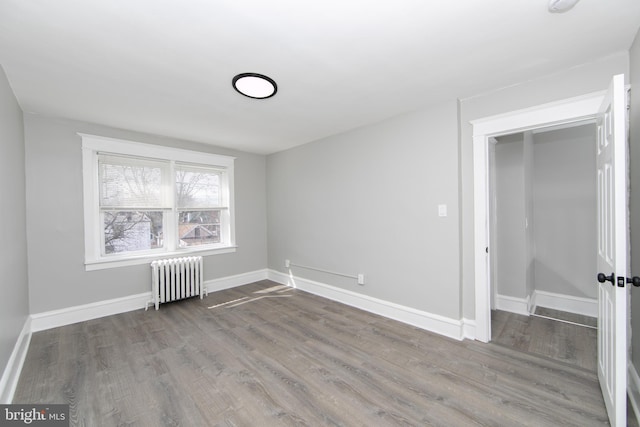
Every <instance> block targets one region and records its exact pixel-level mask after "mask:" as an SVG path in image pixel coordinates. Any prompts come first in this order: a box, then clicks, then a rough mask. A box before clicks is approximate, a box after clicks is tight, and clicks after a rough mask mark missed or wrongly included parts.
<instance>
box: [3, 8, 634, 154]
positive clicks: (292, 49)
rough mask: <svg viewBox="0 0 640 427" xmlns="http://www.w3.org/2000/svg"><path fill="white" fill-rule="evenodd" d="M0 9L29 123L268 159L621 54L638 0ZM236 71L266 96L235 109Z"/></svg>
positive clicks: (13, 79) (8, 62)
mask: <svg viewBox="0 0 640 427" xmlns="http://www.w3.org/2000/svg"><path fill="white" fill-rule="evenodd" d="M547 3H548V1H547V0H482V1H480V0H455V1H453V0H378V1H375V0H374V1H371V0H307V1H304V0H269V1H265V0H182V1H178V0H101V1H100V0H55V1H51V0H1V1H0V65H2V66H3V68H4V69H5V71H6V73H7V75H8V78H9V81H10V83H11V86H12V88H13V90H14V92H15V94H16V97H17V98H18V102H19V103H20V105H21V107H22V109H23V110H24V111H25V112H35V113H39V114H44V115H50V116H57V117H66V118H72V119H78V120H83V121H88V122H94V123H99V124H104V125H109V126H114V127H119V128H124V129H130V130H136V131H142V132H147V133H154V134H159V135H165V136H171V137H176V138H182V139H188V140H194V141H200V142H205V143H210V144H215V145H220V146H225V147H231V148H236V149H240V150H245V151H251V152H257V153H272V152H276V151H280V150H284V149H287V148H289V147H292V146H295V145H299V144H303V143H306V142H309V141H313V140H316V139H319V138H322V137H325V136H328V135H332V134H336V133H340V132H343V131H345V130H348V129H352V128H355V127H359V126H362V125H365V124H369V123H373V122H376V121H379V120H382V119H385V118H388V117H391V116H394V115H397V114H400V113H403V112H407V111H412V110H416V109H418V108H421V107H423V106H427V105H429V104H434V103H437V102H440V101H442V100H445V99H455V98H465V97H469V96H472V95H474V94H477V93H480V92H485V91H488V90H492V89H496V88H499V87H504V86H508V85H511V84H515V83H518V82H522V81H525V80H528V79H531V78H534V77H536V76H540V75H544V74H548V73H552V72H555V71H557V70H560V69H566V68H569V67H572V66H575V65H579V64H583V63H586V62H589V61H592V60H593V59H595V58H600V57H603V56H606V55H609V54H611V53H615V52H621V51H625V50H628V49H629V47H630V45H631V43H632V41H633V37H634V35H635V33H636V31H637V30H638V26H639V25H640V1H638V0H582V1H581V2H580V3H578V5H577V6H576V7H575V8H574V9H572V10H571V11H569V12H567V13H564V14H551V13H549V12H548V11H547ZM242 72H257V73H262V74H266V75H268V76H270V77H272V78H273V79H275V80H276V81H277V83H278V88H279V90H278V93H277V95H276V96H275V97H273V98H269V99H266V100H253V99H249V98H245V97H243V96H241V95H239V94H238V93H237V92H235V91H234V90H233V88H232V86H231V79H232V78H233V76H234V75H236V74H238V73H242Z"/></svg>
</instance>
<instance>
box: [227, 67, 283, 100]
mask: <svg viewBox="0 0 640 427" xmlns="http://www.w3.org/2000/svg"><path fill="white" fill-rule="evenodd" d="M232 84H233V88H234V89H235V90H237V91H238V93H241V94H242V95H244V96H247V97H249V98H253V99H266V98H271V97H272V96H273V95H275V94H276V92H277V91H278V85H277V84H276V82H275V81H274V80H273V79H272V78H270V77H267V76H265V75H262V74H258V73H241V74H238V75H237V76H235V77H234V78H233V80H232Z"/></svg>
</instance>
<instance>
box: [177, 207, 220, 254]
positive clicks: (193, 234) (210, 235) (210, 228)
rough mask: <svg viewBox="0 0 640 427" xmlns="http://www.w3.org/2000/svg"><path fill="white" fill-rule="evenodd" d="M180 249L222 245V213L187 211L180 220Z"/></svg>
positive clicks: (215, 211)
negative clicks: (214, 244)
mask: <svg viewBox="0 0 640 427" xmlns="http://www.w3.org/2000/svg"><path fill="white" fill-rule="evenodd" d="M178 235H179V240H180V247H182V248H184V247H188V246H198V245H210V244H213V243H220V242H221V239H220V211H219V210H209V211H185V212H180V214H179V218H178Z"/></svg>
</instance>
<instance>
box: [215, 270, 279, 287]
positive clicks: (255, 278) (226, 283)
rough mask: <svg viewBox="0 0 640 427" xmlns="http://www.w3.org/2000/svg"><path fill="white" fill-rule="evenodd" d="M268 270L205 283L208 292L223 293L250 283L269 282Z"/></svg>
mask: <svg viewBox="0 0 640 427" xmlns="http://www.w3.org/2000/svg"><path fill="white" fill-rule="evenodd" d="M268 277H269V276H268V270H267V269H266V268H265V269H262V270H256V271H251V272H249V273H242V274H236V275H234V276H227V277H222V278H220V279H212V280H206V281H205V282H204V284H205V286H206V289H207V292H217V291H223V290H225V289H230V288H235V287H237V286H242V285H247V284H249V283H254V282H259V281H261V280H267V278H268Z"/></svg>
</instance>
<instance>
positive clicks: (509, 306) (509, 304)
mask: <svg viewBox="0 0 640 427" xmlns="http://www.w3.org/2000/svg"><path fill="white" fill-rule="evenodd" d="M529 303H530V301H529V297H527V298H516V297H510V296H507V295H496V309H498V310H502V311H508V312H510V313H516V314H522V315H523V316H528V315H529V308H530V307H529V305H530V304H529Z"/></svg>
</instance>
